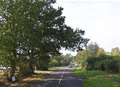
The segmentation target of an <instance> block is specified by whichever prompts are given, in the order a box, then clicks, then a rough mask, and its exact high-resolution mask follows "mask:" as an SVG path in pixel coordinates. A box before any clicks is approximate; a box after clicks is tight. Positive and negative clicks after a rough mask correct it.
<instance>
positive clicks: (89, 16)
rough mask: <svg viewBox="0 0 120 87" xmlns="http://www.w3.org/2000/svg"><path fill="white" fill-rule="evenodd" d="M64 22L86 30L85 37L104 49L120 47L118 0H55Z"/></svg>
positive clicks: (119, 8)
mask: <svg viewBox="0 0 120 87" xmlns="http://www.w3.org/2000/svg"><path fill="white" fill-rule="evenodd" d="M57 6H62V7H63V8H64V10H63V15H64V16H66V24H68V25H70V26H71V27H73V28H76V27H77V28H78V27H79V28H80V29H83V30H85V31H86V35H85V36H86V37H88V38H90V39H91V41H93V42H97V43H98V44H99V45H100V47H103V48H104V49H105V50H106V51H111V49H112V48H113V47H117V46H118V47H120V39H119V38H120V0H57Z"/></svg>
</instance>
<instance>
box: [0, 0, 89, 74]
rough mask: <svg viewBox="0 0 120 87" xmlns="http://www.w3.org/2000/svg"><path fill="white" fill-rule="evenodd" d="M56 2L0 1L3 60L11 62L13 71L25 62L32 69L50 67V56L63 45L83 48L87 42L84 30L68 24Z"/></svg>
mask: <svg viewBox="0 0 120 87" xmlns="http://www.w3.org/2000/svg"><path fill="white" fill-rule="evenodd" d="M54 3H55V0H0V61H2V63H4V64H9V66H11V67H12V70H15V69H16V67H19V68H23V67H21V65H20V64H22V63H25V64H26V66H28V65H29V68H31V70H32V69H34V68H33V67H34V66H37V67H38V68H40V69H47V68H48V64H49V60H50V56H54V55H56V54H59V51H60V49H61V48H65V49H69V50H80V49H82V47H83V46H84V45H85V44H86V43H87V42H88V39H85V38H83V35H84V33H85V32H84V31H83V30H79V29H76V30H73V29H72V28H71V27H70V26H68V25H66V24H65V17H64V16H62V11H63V8H62V7H58V8H54V7H53V4H54ZM3 52H4V53H3ZM1 53H2V54H1ZM21 62H22V63H21ZM20 70H22V69H20ZM32 71H33V70H32ZM14 72H15V71H14Z"/></svg>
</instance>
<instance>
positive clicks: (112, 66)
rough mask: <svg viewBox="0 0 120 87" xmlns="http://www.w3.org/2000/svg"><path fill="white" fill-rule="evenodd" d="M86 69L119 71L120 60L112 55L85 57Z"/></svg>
mask: <svg viewBox="0 0 120 87" xmlns="http://www.w3.org/2000/svg"><path fill="white" fill-rule="evenodd" d="M87 69H88V70H102V71H107V72H113V73H118V72H120V60H117V59H113V58H112V56H100V57H93V58H89V59H87Z"/></svg>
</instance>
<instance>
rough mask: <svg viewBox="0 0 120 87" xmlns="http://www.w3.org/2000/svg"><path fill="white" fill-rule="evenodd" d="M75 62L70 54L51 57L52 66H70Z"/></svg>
mask: <svg viewBox="0 0 120 87" xmlns="http://www.w3.org/2000/svg"><path fill="white" fill-rule="evenodd" d="M72 62H73V56H72V55H70V54H66V55H58V56H54V57H51V60H50V63H49V65H50V66H53V67H54V66H68V65H69V64H71V63H72Z"/></svg>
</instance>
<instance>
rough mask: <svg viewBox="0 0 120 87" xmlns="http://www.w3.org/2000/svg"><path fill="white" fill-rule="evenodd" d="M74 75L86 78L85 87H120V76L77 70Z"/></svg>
mask: <svg viewBox="0 0 120 87" xmlns="http://www.w3.org/2000/svg"><path fill="white" fill-rule="evenodd" d="M74 73H75V75H76V76H79V77H84V78H85V79H84V87H120V82H119V81H120V74H110V73H106V72H102V71H86V70H75V71H74Z"/></svg>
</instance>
